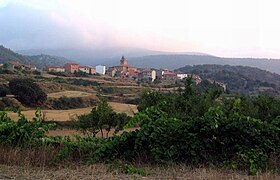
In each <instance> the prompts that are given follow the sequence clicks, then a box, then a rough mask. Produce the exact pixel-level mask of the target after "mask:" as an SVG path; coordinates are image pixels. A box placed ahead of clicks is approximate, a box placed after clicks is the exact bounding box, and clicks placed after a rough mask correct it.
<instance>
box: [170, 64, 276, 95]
mask: <svg viewBox="0 0 280 180" xmlns="http://www.w3.org/2000/svg"><path fill="white" fill-rule="evenodd" d="M175 71H177V72H178V71H180V72H183V73H193V74H197V75H199V76H201V78H202V79H212V80H215V81H218V82H222V83H225V84H226V86H227V89H228V90H229V91H231V92H236V93H246V94H250V95H255V94H259V93H260V92H270V93H273V94H278V91H279V87H280V75H279V74H276V73H271V72H269V71H265V70H261V69H259V68H253V67H248V66H230V65H216V64H205V65H194V66H189V65H187V66H185V67H182V68H179V69H176V70H175Z"/></svg>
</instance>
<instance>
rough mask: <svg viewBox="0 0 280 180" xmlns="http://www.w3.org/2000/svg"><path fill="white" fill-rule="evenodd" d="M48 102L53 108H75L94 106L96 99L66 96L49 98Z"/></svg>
mask: <svg viewBox="0 0 280 180" xmlns="http://www.w3.org/2000/svg"><path fill="white" fill-rule="evenodd" d="M48 103H49V104H50V106H51V107H52V108H53V109H75V108H84V107H89V106H94V105H95V104H96V101H95V100H94V99H92V98H82V97H66V96H62V97H60V98H56V99H49V100H48Z"/></svg>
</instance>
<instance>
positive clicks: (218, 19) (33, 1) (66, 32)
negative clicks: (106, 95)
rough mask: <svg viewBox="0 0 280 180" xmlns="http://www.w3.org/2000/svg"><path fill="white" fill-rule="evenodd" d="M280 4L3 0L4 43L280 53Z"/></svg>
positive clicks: (259, 0)
mask: <svg viewBox="0 0 280 180" xmlns="http://www.w3.org/2000/svg"><path fill="white" fill-rule="evenodd" d="M279 5H280V2H279V0H0V44H4V45H6V46H8V47H10V48H13V49H30V48H34V49H36V48H70V47H72V46H73V47H74V46H79V47H108V46H125V47H138V48H146V49H152V50H162V51H197V52H205V53H210V54H213V55H218V56H227V57H228V56H234V57H244V56H245V57H268V58H280V23H279V17H280V11H279V7H280V6H279Z"/></svg>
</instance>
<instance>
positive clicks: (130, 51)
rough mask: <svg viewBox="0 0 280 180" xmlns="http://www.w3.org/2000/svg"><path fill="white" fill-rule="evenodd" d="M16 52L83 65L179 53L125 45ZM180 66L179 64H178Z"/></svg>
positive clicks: (187, 53) (116, 62) (115, 62)
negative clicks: (61, 59) (54, 57)
mask: <svg viewBox="0 0 280 180" xmlns="http://www.w3.org/2000/svg"><path fill="white" fill-rule="evenodd" d="M18 53H21V54H24V55H38V54H49V55H52V56H61V57H65V58H67V59H71V60H74V61H76V62H79V63H81V64H85V65H87V64H88V65H93V66H94V65H98V64H103V65H106V66H113V65H116V64H118V63H119V60H120V58H121V56H123V55H124V56H125V57H126V58H128V59H134V58H141V57H143V56H148V55H163V54H174V55H176V54H179V53H178V52H162V51H153V50H148V49H142V48H125V47H107V48H89V49H30V50H21V51H18ZM180 53H181V54H184V55H207V54H204V53H199V52H180ZM179 67H181V66H179Z"/></svg>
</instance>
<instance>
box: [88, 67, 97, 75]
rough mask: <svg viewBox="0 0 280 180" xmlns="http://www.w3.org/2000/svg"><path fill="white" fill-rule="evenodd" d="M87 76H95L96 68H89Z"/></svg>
mask: <svg viewBox="0 0 280 180" xmlns="http://www.w3.org/2000/svg"><path fill="white" fill-rule="evenodd" d="M89 74H96V68H95V67H92V66H90V69H89Z"/></svg>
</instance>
